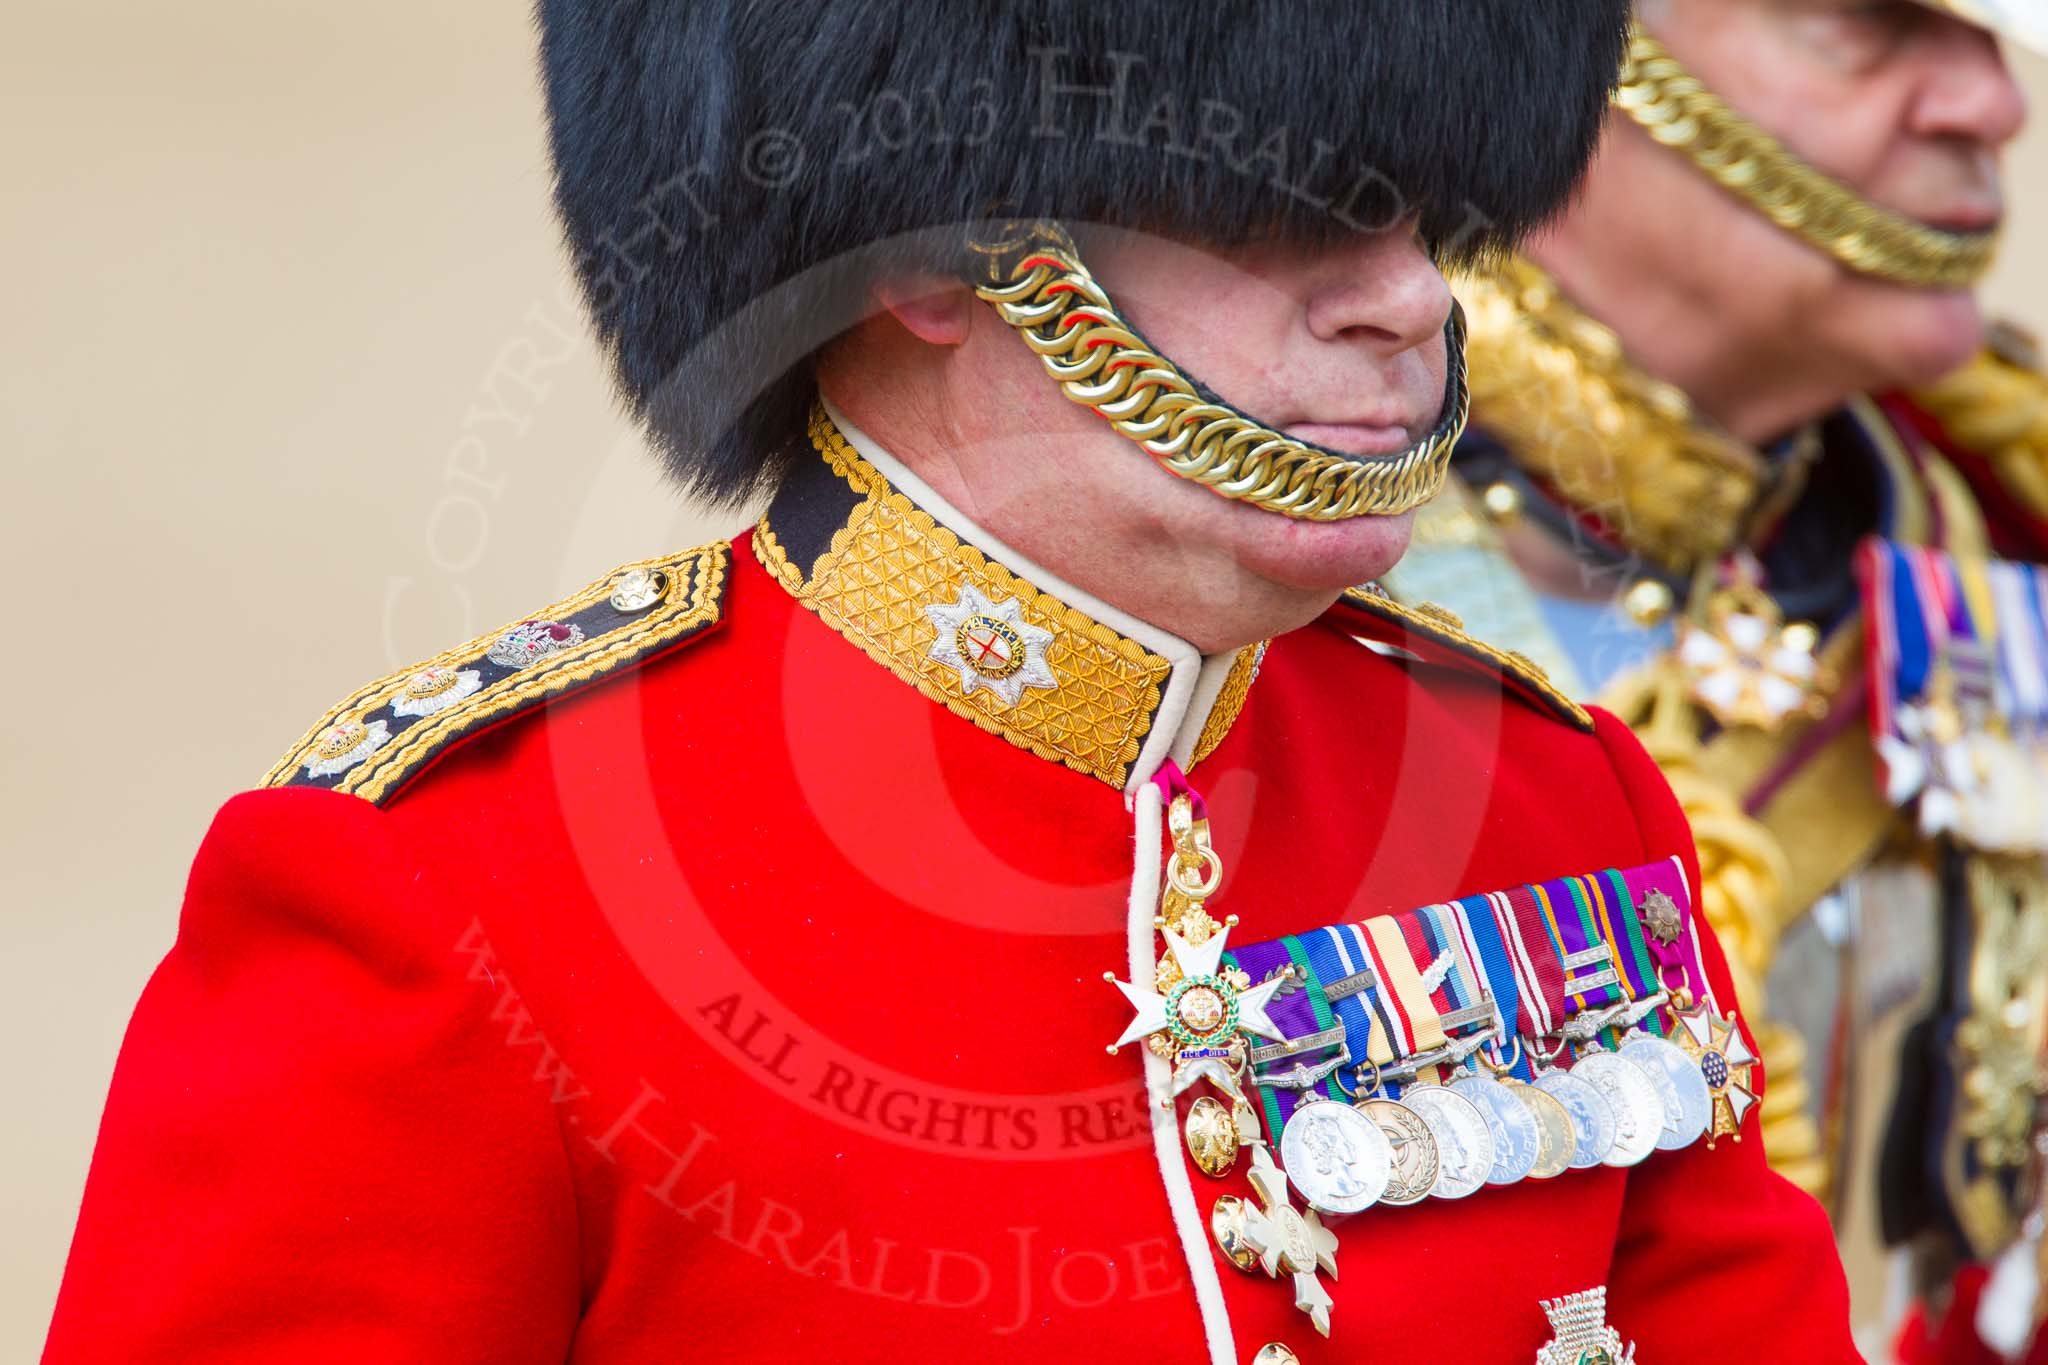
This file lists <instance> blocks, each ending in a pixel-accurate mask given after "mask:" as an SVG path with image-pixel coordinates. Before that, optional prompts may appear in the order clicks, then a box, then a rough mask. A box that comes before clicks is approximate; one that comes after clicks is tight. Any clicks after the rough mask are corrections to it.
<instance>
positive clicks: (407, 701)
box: [262, 544, 732, 805]
mask: <svg viewBox="0 0 2048 1365" xmlns="http://www.w3.org/2000/svg"><path fill="white" fill-rule="evenodd" d="M731 550H732V547H731V546H730V545H728V544H718V545H707V546H704V547H702V548H700V549H695V550H686V551H684V552H683V553H681V554H674V555H665V556H663V557H661V558H659V559H649V560H643V561H642V562H640V563H638V564H628V565H626V566H625V567H623V568H621V569H618V570H617V571H615V572H613V573H610V574H607V575H606V576H605V577H603V578H601V579H599V580H598V581H597V582H595V583H593V584H591V585H590V586H589V587H587V588H585V589H583V590H582V591H581V592H579V593H576V594H575V595H574V596H572V597H569V598H567V599H565V600H563V601H561V602H557V603H555V605H553V606H551V607H549V608H547V609H546V610H545V611H543V612H541V613H540V614H539V615H537V616H535V617H534V618H533V619H531V620H527V621H520V622H518V623H517V624H515V625H510V626H507V627H505V628H504V629H503V630H499V631H494V632H492V633H491V634H489V635H484V636H479V637H478V638H477V639H474V640H471V641H470V642H469V643H468V644H465V645H460V646H458V647H456V648H454V649H451V650H448V651H447V652H445V653H442V654H437V655H435V656H434V657H433V658H431V659H428V660H426V661H425V662H423V663H420V664H416V665H414V666H413V667H411V668H408V669H403V670H401V671H400V672H397V673H393V674H392V675H390V676H389V677H385V678H379V679H378V680H377V681H375V682H373V683H371V684H370V685H369V686H367V687H363V688H359V689H358V690H357V691H356V692H355V693H353V694H352V695H350V696H349V697H347V698H345V699H344V700H343V701H342V702H341V703H340V705H338V706H336V707H335V708H334V709H333V710H331V711H329V712H328V713H327V714H326V715H325V716H322V717H321V718H320V723H319V724H318V725H315V726H314V727H313V728H312V729H311V730H309V731H307V732H306V735H305V736H304V738H302V739H300V740H299V742H298V743H297V744H295V745H293V746H292V747H291V749H290V751H288V752H287V753H286V754H285V756H284V757H283V758H281V759H279V760H278V762H277V766H276V767H274V768H272V769H271V770H270V773H269V775H268V776H266V777H265V778H264V779H263V783H262V785H263V786H266V787H325V788H327V789H329V790H332V791H339V792H347V793H349V794H350V795H352V796H360V797H362V798H363V799H364V800H366V801H370V802H374V803H376V804H378V805H383V804H384V803H386V802H388V801H390V800H391V799H392V797H394V796H396V795H397V794H398V791H399V789H400V788H402V787H403V786H404V785H405V784H406V783H407V782H408V781H410V780H411V779H412V778H413V777H414V776H415V775H417V774H418V773H419V772H420V771H421V770H422V769H424V768H425V767H426V766H427V765H428V764H430V763H432V762H433V761H434V760H435V759H437V758H439V757H441V756H442V755H443V754H445V753H447V752H448V751H449V750H450V749H451V748H453V747H454V746H455V745H457V744H460V743H461V742H462V741H463V740H464V739H465V738H467V737H469V736H470V735H474V734H477V733H479V732H480V731H482V730H485V729H487V728H490V727H492V726H496V725H498V724H500V723H502V722H504V721H506V720H509V719H511V718H512V717H514V716H516V715H519V714H520V713H521V712H524V711H528V710H531V709H533V708H534V707H537V706H540V705H542V704H544V703H546V702H549V701H552V700H554V699H555V698H557V697H561V696H565V695H567V694H568V693H571V692H574V691H577V690H579V689H581V688H584V687H588V686H590V685H591V684H592V683H594V682H597V681H598V680H600V679H602V678H605V677H607V676H609V675H611V674H614V673H617V672H619V671H620V670H622V669H625V668H630V667H631V666H632V665H634V664H636V663H638V662H640V661H641V660H643V659H646V658H647V657H649V656H650V655H653V654H657V653H660V652H662V651H664V650H668V649H671V648H674V647H675V646H677V645H679V644H681V643H683V642H684V641H686V640H691V639H694V638H696V637H698V636H700V635H702V634H704V633H705V632H707V631H709V630H711V629H712V628H714V627H715V626H717V625H718V623H719V620H720V618H721V615H722V611H723V608H724V603H725V573H726V567H727V564H728V562H729V558H730V555H731Z"/></svg>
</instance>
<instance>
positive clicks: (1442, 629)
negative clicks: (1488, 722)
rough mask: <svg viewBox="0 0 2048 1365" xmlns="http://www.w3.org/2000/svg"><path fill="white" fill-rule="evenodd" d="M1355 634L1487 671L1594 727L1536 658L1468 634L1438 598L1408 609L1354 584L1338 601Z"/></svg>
mask: <svg viewBox="0 0 2048 1365" xmlns="http://www.w3.org/2000/svg"><path fill="white" fill-rule="evenodd" d="M1337 610H1339V611H1342V612H1344V613H1345V614H1346V616H1347V617H1348V618H1349V620H1348V621H1347V622H1346V624H1347V626H1348V627H1349V628H1350V629H1351V630H1352V631H1353V633H1355V634H1357V635H1360V636H1362V637H1364V638H1366V639H1370V640H1373V641H1375V642H1377V643H1379V644H1383V645H1391V646H1393V647H1394V648H1397V649H1402V650H1406V651H1407V652H1408V653H1410V654H1413V655H1414V656H1416V657H1417V658H1419V659H1421V660H1422V661H1423V662H1425V663H1431V664H1439V665H1446V666H1449V667H1453V668H1459V669H1463V670H1464V671H1466V672H1476V673H1484V674H1486V675H1488V676H1490V677H1493V678H1495V679H1497V680H1499V682H1500V683H1501V685H1502V686H1503V687H1505V688H1506V689H1507V691H1508V692H1509V693H1510V694H1511V695H1513V696H1516V697H1518V698H1520V699H1521V700H1523V701H1525V702H1527V703H1529V704H1530V705H1532V706H1535V707H1537V708H1538V709H1539V710H1543V711H1547V712H1548V713H1550V714H1551V715H1553V716H1555V717H1557V718H1558V719H1559V720H1561V721H1563V722H1565V724H1567V725H1570V726H1573V727H1575V728H1577V729H1580V730H1591V729H1592V728H1593V718H1592V717H1591V716H1590V715H1588V714H1587V713H1586V708H1585V707H1583V706H1580V705H1579V704H1578V703H1577V702H1575V701H1573V700H1572V699H1571V698H1570V697H1568V696H1566V695H1565V694H1564V693H1563V692H1561V691H1560V690H1558V687H1557V685H1556V684H1555V683H1553V682H1551V681H1550V676H1549V675H1548V674H1546V673H1545V672H1544V671H1543V670H1542V669H1541V668H1540V667H1538V666H1537V664H1536V662H1535V660H1533V659H1531V658H1529V657H1528V656H1527V655H1525V654H1517V653H1515V652H1513V651H1512V650H1503V649H1495V648H1494V647H1493V646H1492V645H1489V644H1487V643H1486V642H1485V641H1484V640H1479V639H1475V638H1474V637H1472V636H1470V635H1467V634H1466V633H1465V626H1464V622H1462V621H1460V620H1459V619H1458V616H1457V613H1455V612H1453V611H1451V610H1450V608H1448V607H1440V606H1438V605H1437V604H1436V603H1434V602H1425V603H1423V604H1422V605H1421V606H1416V607H1407V606H1403V605H1401V604H1400V603H1399V602H1396V601H1395V600H1394V599H1393V598H1391V597H1388V596H1387V595H1386V594H1385V593H1383V592H1381V591H1380V590H1379V589H1378V588H1376V587H1365V588H1352V589H1351V590H1349V591H1348V592H1346V593H1345V594H1344V596H1342V597H1341V598H1339V599H1338V600H1337Z"/></svg>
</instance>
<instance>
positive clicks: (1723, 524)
mask: <svg viewBox="0 0 2048 1365" xmlns="http://www.w3.org/2000/svg"><path fill="white" fill-rule="evenodd" d="M1457 292H1458V296H1459V298H1460V299H1461V300H1463V302H1464V305H1465V312H1466V317H1467V320H1468V322H1469V325H1470V329H1471V330H1470V338H1469V341H1468V346H1469V350H1470V355H1471V373H1472V420H1473V424H1474V425H1475V426H1477V427H1482V428H1484V429H1486V430H1487V431H1489V432H1491V433H1492V434H1493V435H1494V436H1495V437H1496V438H1498V439H1499V440H1500V441H1501V442H1502V443H1503V444H1505V445H1506V446H1507V447H1508V449H1509V450H1510V451H1511V452H1512V453H1513V454H1514V457H1515V463H1516V464H1517V465H1518V466H1520V467H1521V468H1522V469H1523V470H1525V471H1526V472H1528V473H1529V474H1531V475H1532V476H1534V477H1535V478H1536V479H1538V480H1540V481H1541V482H1542V483H1544V484H1545V485H1547V486H1548V488H1549V489H1550V490H1551V491H1552V492H1554V493H1556V494H1558V495H1559V496H1561V497H1562V498H1564V499H1565V501H1567V502H1568V503H1570V504H1571V505H1572V506H1574V507H1576V508H1578V509H1580V510H1581V511H1584V512H1587V513H1590V514H1591V515H1593V516H1594V517H1596V518H1597V519H1598V520H1599V522H1600V523H1601V525H1602V527H1603V529H1605V530H1606V531H1607V532H1608V533H1609V534H1611V535H1613V536H1614V537H1615V538H1616V539H1617V540H1619V541H1620V542H1621V543H1622V544H1623V545H1624V546H1625V547H1626V548H1627V549H1629V550H1631V551H1633V552H1635V553H1636V554H1639V555H1642V556H1645V557H1646V558H1648V559H1650V560H1652V561H1653V562H1655V563H1657V564H1660V565H1662V566H1663V567H1665V568H1667V569H1669V570H1671V571H1673V572H1675V573H1681V574H1682V573H1688V572H1690V571H1691V570H1692V569H1694V568H1695V567H1697V566H1698V565H1699V564H1700V563H1701V562H1702V561H1704V560H1709V559H1712V558H1715V557H1717V556H1719V555H1721V554H1723V553H1724V552H1726V551H1727V550H1729V549H1731V548H1733V547H1734V546H1735V545H1736V544H1737V542H1738V540H1739V539H1740V538H1741V536H1742V535H1743V533H1744V531H1745V530H1746V529H1747V527H1746V523H1747V522H1748V521H1749V520H1750V519H1751V514H1752V512H1753V511H1754V509H1755V507H1756V505H1757V501H1758V498H1759V496H1760V495H1761V494H1762V493H1763V492H1764V490H1765V487H1766V484H1767V481H1768V480H1769V479H1770V477H1771V472H1772V471H1771V463H1770V461H1768V460H1766V459H1765V458H1764V456H1763V455H1762V454H1761V453H1760V452H1758V451H1757V450H1756V448H1755V447H1753V446H1751V445H1749V444H1747V443H1745V442H1743V441H1741V440H1739V439H1737V438H1736V437H1734V436H1731V435H1729V434H1728V433H1727V432H1725V431H1723V430H1722V429H1721V428H1720V427H1718V426H1717V425H1715V424H1714V423H1713V422H1711V421H1710V420H1708V419H1707V418H1706V417H1705V416H1704V415H1703V414H1701V413H1700V412H1699V411H1697V410H1696V409H1695V408H1694V407H1693V405H1692V401H1691V400H1690V399H1688V398H1687V397H1686V396H1685V394H1683V393H1682V392H1680V391H1679V390H1678V389H1676V388H1674V387H1673V386H1671V385H1670V384H1666V383H1663V382H1661V381H1659V380H1656V379H1653V378H1651V377H1650V376H1649V375H1647V374H1645V373H1643V371H1641V370H1640V369H1638V368H1637V367H1636V366H1635V365H1634V364H1632V363H1631V362H1630V361H1629V359H1628V356H1627V355H1626V354H1625V353H1624V352H1623V350H1622V345H1621V341H1620V338H1618V337H1617V336H1615V334H1614V332H1613V331H1612V330H1610V329H1609V328H1607V327H1605V326H1603V325H1601V324H1600V323H1598V322H1596V321H1594V320H1593V319H1592V318H1590V317H1588V316H1587V315H1586V314H1585V313H1583V312H1581V311H1579V309H1578V308H1577V307H1575V306H1574V305H1573V304H1572V302H1571V301H1570V300H1569V299H1567V298H1566V297H1565V296H1564V293H1563V291H1562V290H1560V289H1559V288H1558V287H1557V284H1556V282H1555V281H1553V280H1552V279H1551V278H1550V277H1549V276H1548V275H1546V274H1544V273H1543V271H1541V270H1539V269H1538V268H1537V267H1536V266H1535V265H1533V264H1531V263H1530V262H1529V261H1527V260H1525V259H1522V258H1520V257H1515V258H1512V259H1510V260H1508V261H1506V262H1504V263H1503V264H1501V265H1500V266H1499V267H1497V268H1495V269H1492V270H1489V271H1485V272H1482V273H1477V274H1473V275H1468V276H1466V277H1464V278H1462V279H1461V280H1459V281H1458V284H1457ZM1617 451H1625V452H1627V458H1625V459H1618V458H1616V454H1615V452H1617Z"/></svg>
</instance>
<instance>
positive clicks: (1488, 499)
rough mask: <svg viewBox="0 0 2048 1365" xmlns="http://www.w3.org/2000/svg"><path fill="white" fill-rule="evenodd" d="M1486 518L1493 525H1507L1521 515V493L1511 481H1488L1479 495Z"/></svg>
mask: <svg viewBox="0 0 2048 1365" xmlns="http://www.w3.org/2000/svg"><path fill="white" fill-rule="evenodd" d="M1479 505H1480V507H1482V508H1484V509H1485V511H1486V519H1487V520H1488V521H1490V522H1492V523H1493V524H1494V525H1495V526H1507V525H1509V524H1511V523H1512V522H1513V521H1514V520H1515V519H1516V518H1517V517H1519V516H1521V515H1522V495H1521V493H1520V492H1518V491H1517V490H1516V488H1515V486H1514V485H1513V484H1511V483H1490V484H1488V485H1486V491H1485V492H1483V493H1481V494H1480V495H1479Z"/></svg>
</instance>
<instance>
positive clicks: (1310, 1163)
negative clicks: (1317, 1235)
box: [1280, 1100, 1394, 1214]
mask: <svg viewBox="0 0 2048 1365" xmlns="http://www.w3.org/2000/svg"><path fill="white" fill-rule="evenodd" d="M1280 1162H1281V1164H1282V1165H1284V1166H1285V1167H1286V1168H1287V1178H1288V1180H1290V1181H1291V1182H1293V1185H1294V1188H1295V1189H1297V1190H1299V1191H1300V1192H1301V1197H1302V1198H1303V1199H1305V1200H1307V1201H1308V1206H1309V1207H1310V1208H1312V1209H1314V1210H1315V1211H1316V1212H1317V1213H1330V1214H1341V1213H1357V1212H1358V1211H1359V1210H1360V1209H1366V1208H1370V1207H1372V1206H1373V1205H1374V1204H1376V1203H1378V1202H1379V1198H1380V1196H1381V1195H1382V1194H1385V1193H1386V1189H1387V1178H1388V1177H1389V1176H1390V1175H1391V1174H1392V1173H1393V1168H1394V1149H1393V1148H1392V1147H1391V1146H1389V1145H1388V1143H1387V1135H1386V1134H1385V1133H1383V1132H1381V1131H1380V1128H1379V1125H1378V1124H1376V1123H1374V1122H1373V1121H1372V1120H1371V1119H1369V1118H1367V1117H1366V1116H1365V1115H1363V1114H1361V1113H1359V1112H1358V1111H1357V1110H1356V1109H1353V1108H1352V1107H1351V1106H1350V1105H1348V1104H1338V1103H1337V1102H1336V1101H1335V1100H1311V1101H1310V1102H1309V1103H1307V1104H1304V1105H1303V1106H1301V1108H1299V1109H1297V1110H1295V1111H1294V1114H1293V1115H1292V1117H1290V1118H1289V1119H1288V1120H1287V1127H1286V1128H1284V1129H1282V1130H1281V1133H1280Z"/></svg>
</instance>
